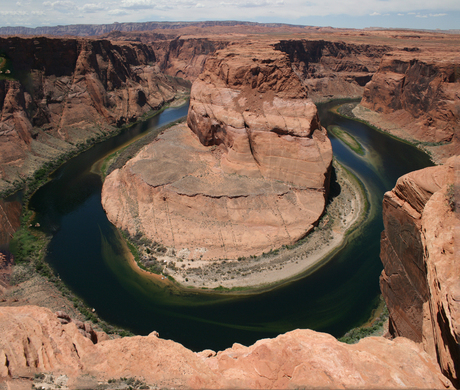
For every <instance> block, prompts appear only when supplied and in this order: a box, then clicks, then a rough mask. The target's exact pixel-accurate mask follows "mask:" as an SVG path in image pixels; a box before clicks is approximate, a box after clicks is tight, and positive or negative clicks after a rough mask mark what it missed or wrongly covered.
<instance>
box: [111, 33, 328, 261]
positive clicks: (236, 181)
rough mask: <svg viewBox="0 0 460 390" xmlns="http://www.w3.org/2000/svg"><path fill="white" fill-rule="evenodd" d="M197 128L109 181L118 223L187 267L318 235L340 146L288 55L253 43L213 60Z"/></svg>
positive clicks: (197, 103) (191, 121)
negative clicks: (333, 143) (189, 262)
mask: <svg viewBox="0 0 460 390" xmlns="http://www.w3.org/2000/svg"><path fill="white" fill-rule="evenodd" d="M187 123H188V126H189V128H190V129H188V128H183V127H181V126H179V127H177V128H176V129H174V130H170V131H168V132H166V133H165V134H163V135H161V136H160V137H159V138H158V139H157V140H156V141H155V142H154V143H152V144H151V145H149V146H147V147H145V148H144V149H143V150H142V151H141V152H140V153H139V154H138V155H137V156H136V157H135V158H133V159H132V160H131V161H130V162H128V164H126V166H125V167H124V168H122V169H121V170H116V171H114V172H112V173H111V174H110V175H109V176H108V177H107V178H106V180H105V182H104V186H103V191H102V203H103V206H104V209H105V210H106V212H107V216H108V218H109V220H110V221H111V222H112V223H114V224H115V225H116V226H118V227H120V228H122V229H125V230H127V231H128V232H129V233H130V234H131V235H135V234H136V233H137V232H140V233H141V234H145V236H146V237H147V238H148V239H150V240H151V241H152V242H160V243H162V244H163V245H166V246H167V247H170V248H172V249H173V251H171V252H170V253H172V252H175V253H176V254H178V255H179V256H180V257H182V258H184V259H187V260H190V259H191V260H211V259H212V260H217V259H237V258H238V257H243V256H249V255H259V254H262V253H263V252H268V251H270V250H271V249H275V248H279V247H281V246H282V245H285V244H291V243H294V242H295V241H297V240H298V239H300V238H302V237H303V236H305V235H306V234H308V232H309V231H311V229H312V228H313V226H314V224H315V223H316V222H317V221H318V219H319V218H320V216H321V215H322V213H323V210H324V207H325V202H326V199H327V193H328V187H329V175H330V169H331V162H332V148H331V144H330V141H329V139H328V138H327V134H326V131H325V129H323V128H321V125H320V123H319V118H318V114H317V110H316V106H315V105H314V104H313V103H312V101H311V100H309V99H308V98H307V93H306V90H305V88H304V87H303V86H302V84H301V82H300V80H299V78H298V77H297V76H296V75H295V73H294V72H293V71H292V68H291V65H290V62H289V58H288V57H287V55H286V54H285V53H283V52H281V51H278V50H275V49H274V48H273V47H272V46H271V45H267V44H265V43H262V44H259V43H257V42H246V43H245V45H240V44H234V45H229V46H228V47H227V48H226V49H223V50H220V51H219V52H218V53H217V54H215V55H213V56H211V57H209V58H208V59H207V61H206V65H205V68H204V70H203V72H202V73H201V75H200V76H199V77H198V78H197V79H196V80H195V82H194V83H193V86H192V91H191V97H190V108H189V113H188V119H187ZM190 130H191V131H190ZM192 132H193V133H192ZM152 167H155V169H153V168H152ZM159 171H160V172H161V174H159V173H158V172H159ZM198 210H199V211H198Z"/></svg>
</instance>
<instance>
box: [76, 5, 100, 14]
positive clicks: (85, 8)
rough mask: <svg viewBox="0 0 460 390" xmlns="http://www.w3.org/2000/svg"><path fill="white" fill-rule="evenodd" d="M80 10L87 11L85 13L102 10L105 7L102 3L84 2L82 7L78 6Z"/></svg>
mask: <svg viewBox="0 0 460 390" xmlns="http://www.w3.org/2000/svg"><path fill="white" fill-rule="evenodd" d="M79 9H80V11H83V12H87V13H93V12H97V11H104V10H105V9H106V6H105V5H104V4H101V3H98V4H95V3H88V4H85V5H84V6H83V7H80V8H79Z"/></svg>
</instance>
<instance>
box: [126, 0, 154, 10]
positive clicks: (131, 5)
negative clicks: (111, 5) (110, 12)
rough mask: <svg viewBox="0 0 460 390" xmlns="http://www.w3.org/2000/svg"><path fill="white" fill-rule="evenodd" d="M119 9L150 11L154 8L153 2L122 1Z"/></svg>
mask: <svg viewBox="0 0 460 390" xmlns="http://www.w3.org/2000/svg"><path fill="white" fill-rule="evenodd" d="M120 7H121V8H126V9H150V8H154V7H155V2H154V1H152V0H122V2H121V4H120Z"/></svg>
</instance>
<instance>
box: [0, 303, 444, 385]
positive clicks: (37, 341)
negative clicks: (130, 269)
mask: <svg viewBox="0 0 460 390" xmlns="http://www.w3.org/2000/svg"><path fill="white" fill-rule="evenodd" d="M64 322H65V321H64ZM41 373H47V374H52V375H54V376H55V377H56V378H60V380H59V381H60V382H62V381H64V382H65V385H66V386H68V387H69V388H82V387H85V388H96V387H97V386H98V385H103V384H104V382H105V384H106V385H107V381H109V380H110V381H113V378H120V377H134V378H137V379H138V380H141V381H142V382H144V386H146V385H147V386H152V387H155V388H157V387H162V388H164V387H166V388H172V387H174V388H182V387H185V388H213V389H217V388H223V389H225V388H246V389H249V388H250V389H261V388H263V389H268V388H276V389H281V388H298V387H308V388H310V387H312V388H313V387H314V388H335V389H336V388H367V389H373V388H375V389H382V388H385V389H389V388H401V387H407V388H436V389H439V388H449V387H451V384H450V383H449V381H448V380H447V379H445V378H444V377H443V376H442V375H441V373H440V372H439V368H438V367H437V364H436V362H435V360H434V359H432V358H430V357H429V356H428V355H427V354H426V353H425V352H423V351H422V350H421V349H420V348H419V346H417V344H416V343H414V342H412V341H410V340H408V339H404V338H397V339H395V340H386V339H384V338H374V337H371V338H367V339H364V340H362V341H360V342H359V343H358V344H355V345H347V344H343V343H340V342H338V341H337V340H336V339H335V338H334V337H332V336H330V335H327V334H324V333H318V332H314V331H311V330H295V331H292V332H289V333H286V334H284V335H281V336H278V337H277V338H275V339H264V340H260V341H258V342H257V343H255V344H254V345H252V346H249V347H245V346H243V345H240V344H234V345H233V347H232V348H229V349H226V350H225V351H221V352H218V353H217V354H216V353H215V352H214V351H210V350H205V351H202V352H198V353H194V352H192V351H190V350H188V349H186V348H185V347H183V346H182V345H180V344H178V343H175V342H174V341H171V340H163V339H161V338H159V337H158V335H157V334H156V332H152V334H150V335H149V336H144V337H142V336H135V337H125V338H122V339H114V340H106V341H99V342H97V343H93V342H92V341H91V340H90V339H88V338H87V337H85V336H83V335H82V334H81V332H80V331H79V329H78V327H77V326H76V325H75V323H74V322H68V323H65V324H63V323H61V321H59V319H58V317H57V316H56V315H55V314H53V313H52V312H51V311H49V310H48V309H44V308H38V307H36V306H23V307H14V308H13V307H4V308H0V381H5V382H6V384H7V385H9V386H11V385H15V384H19V383H18V382H20V381H21V380H22V381H23V383H27V381H28V383H29V386H30V383H31V382H32V381H33V380H34V378H35V380H36V381H37V380H39V378H40V377H43V376H44V375H35V374H41ZM13 378H15V379H13ZM13 380H15V381H16V382H13ZM109 383H110V382H109ZM62 384H63V383H61V385H62ZM83 384H84V386H83ZM55 387H56V388H57V386H55ZM150 388H151V387H150Z"/></svg>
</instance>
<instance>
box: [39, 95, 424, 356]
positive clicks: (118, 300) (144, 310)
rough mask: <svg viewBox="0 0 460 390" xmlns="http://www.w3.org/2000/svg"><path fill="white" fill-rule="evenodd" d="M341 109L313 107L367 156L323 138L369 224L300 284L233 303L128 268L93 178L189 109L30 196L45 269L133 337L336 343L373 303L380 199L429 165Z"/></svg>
mask: <svg viewBox="0 0 460 390" xmlns="http://www.w3.org/2000/svg"><path fill="white" fill-rule="evenodd" d="M340 103H342V102H341V101H337V100H336V101H332V102H329V103H327V104H320V105H319V107H318V108H319V112H320V117H321V123H322V125H323V126H325V127H327V126H331V125H338V126H340V127H342V128H343V129H345V130H346V131H347V132H348V133H349V134H351V135H352V136H353V137H354V138H355V139H356V140H357V141H358V142H359V143H360V144H361V145H362V146H363V148H364V149H365V150H366V153H365V155H364V156H360V155H358V154H357V153H355V152H353V151H352V150H351V149H350V148H349V147H348V146H346V145H345V144H344V143H342V142H341V141H340V140H339V139H337V138H335V137H334V136H333V135H332V134H329V135H330V138H331V141H332V146H333V151H334V155H335V157H336V158H337V160H339V161H340V162H341V163H342V164H343V165H345V166H346V167H347V168H349V169H350V170H351V171H353V172H354V173H355V174H356V175H357V176H358V177H359V178H360V180H361V181H362V182H363V184H364V186H365V188H366V189H367V191H368V197H369V201H370V204H371V208H370V215H369V218H367V220H366V222H365V223H364V224H363V225H362V226H360V227H359V228H357V229H356V230H355V231H354V232H353V233H352V234H350V235H349V236H348V237H347V242H346V245H344V247H343V249H341V250H340V251H338V252H337V253H335V254H334V255H333V256H332V257H331V258H330V260H329V261H328V262H327V263H325V265H323V266H322V267H321V268H319V269H318V270H316V271H315V272H313V273H311V274H309V275H307V276H305V277H304V278H301V279H298V280H296V281H294V282H291V283H288V284H286V285H284V286H281V287H278V288H276V289H273V290H271V291H269V292H265V293H261V294H253V295H232V296H229V295H219V294H211V293H196V292H187V291H180V290H177V289H173V288H171V287H165V286H164V285H161V284H157V283H155V282H154V281H153V280H152V279H151V278H147V277H145V276H143V275H142V273H140V272H138V271H136V270H133V269H132V268H131V267H130V265H129V263H128V261H127V259H126V256H125V255H126V249H125V246H124V245H123V244H122V243H121V241H120V237H119V234H118V232H117V231H116V229H115V228H114V227H113V226H112V225H111V224H110V222H109V221H108V220H107V218H106V216H105V213H104V210H103V209H102V206H101V187H102V181H101V177H100V176H99V175H98V174H96V173H94V172H92V170H91V168H92V166H93V165H94V164H95V162H97V161H98V160H100V159H101V158H102V157H104V156H106V155H108V154H110V153H111V151H113V150H114V149H116V148H119V147H120V146H121V145H123V144H124V143H126V142H127V141H128V140H129V139H131V138H132V137H136V136H138V135H139V134H140V133H142V132H145V131H146V130H148V129H150V128H152V127H158V126H162V125H164V124H166V123H168V122H171V121H174V120H176V119H177V118H180V117H182V116H184V115H186V113H187V108H188V107H187V106H183V107H180V108H170V109H167V110H165V111H164V112H162V113H161V114H160V115H158V116H156V117H154V118H152V119H150V120H149V121H147V122H145V123H143V124H140V125H136V126H134V127H133V128H131V129H130V131H128V132H124V133H122V134H120V135H118V136H117V137H115V138H112V139H110V140H108V141H105V142H104V143H101V144H97V145H95V146H94V147H92V148H91V149H89V150H88V151H86V152H84V153H82V154H80V155H79V156H77V157H76V158H74V159H72V160H70V161H69V162H67V163H66V164H65V165H63V166H62V167H61V168H60V169H59V170H57V171H56V172H55V174H54V175H53V180H52V181H50V182H49V183H47V184H46V185H45V186H43V187H42V188H40V189H39V190H38V191H37V192H36V194H35V195H34V196H33V197H32V199H31V201H30V208H31V209H33V210H34V211H36V220H35V221H34V223H35V222H38V223H40V226H41V229H43V230H44V231H45V232H46V233H49V234H52V236H53V238H52V240H51V243H50V246H49V249H48V255H47V258H46V259H47V261H48V262H49V263H50V264H51V265H52V267H53V268H54V269H55V272H56V273H57V274H59V275H60V277H61V278H62V280H63V281H64V282H65V283H66V284H67V285H68V286H69V287H70V288H71V289H72V290H73V291H74V292H75V293H77V294H78V295H79V296H81V297H82V298H83V299H84V300H85V301H86V303H87V304H88V305H89V306H90V307H93V308H95V310H96V312H97V313H98V314H99V316H100V317H102V318H104V319H105V320H107V321H109V322H111V323H113V324H116V325H118V326H121V327H124V328H127V329H129V330H131V331H132V332H134V333H136V334H142V335H145V334H149V333H150V332H152V331H153V330H156V331H158V332H159V334H160V337H162V338H166V339H173V340H174V341H177V342H180V343H182V344H183V345H184V346H186V347H187V348H190V349H192V350H195V351H198V350H203V349H207V348H209V349H213V350H222V349H225V348H227V347H230V346H231V345H232V344H233V343H235V342H238V343H241V344H244V345H250V344H253V343H254V342H255V341H256V340H258V339H261V338H266V337H275V336H277V335H278V334H280V333H284V332H287V331H289V330H292V329H296V328H310V329H314V330H318V331H323V332H328V333H331V334H332V335H334V336H336V337H340V336H342V335H343V334H344V333H345V332H346V331H347V330H349V329H350V328H352V327H354V326H357V325H359V324H361V323H363V322H365V321H366V320H367V319H368V318H369V316H370V314H371V312H372V310H373V309H374V308H375V307H376V306H377V303H378V297H379V294H380V290H379V275H380V272H381V270H382V265H381V262H380V260H379V250H380V243H379V240H380V233H381V231H382V230H383V224H382V216H381V211H382V210H381V202H382V198H383V194H384V192H385V191H387V190H390V189H391V188H392V187H393V186H394V184H395V183H396V180H397V178H398V177H400V176H401V175H403V174H405V173H407V172H410V171H413V170H416V169H420V168H423V167H426V166H428V165H432V163H431V162H430V159H429V157H428V156H427V155H426V154H424V153H422V152H421V151H419V150H418V149H416V148H415V147H413V146H411V145H408V144H406V143H403V142H400V141H397V140H395V139H394V138H391V137H389V136H387V135H384V134H382V133H380V132H378V131H376V130H374V129H372V128H370V127H369V126H366V125H365V124H362V123H360V122H357V121H353V120H351V119H346V118H343V117H340V116H338V115H336V114H334V113H333V112H331V111H330V110H329V109H330V108H331V107H334V106H337V105H338V104H340ZM248 255H249V254H248Z"/></svg>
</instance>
